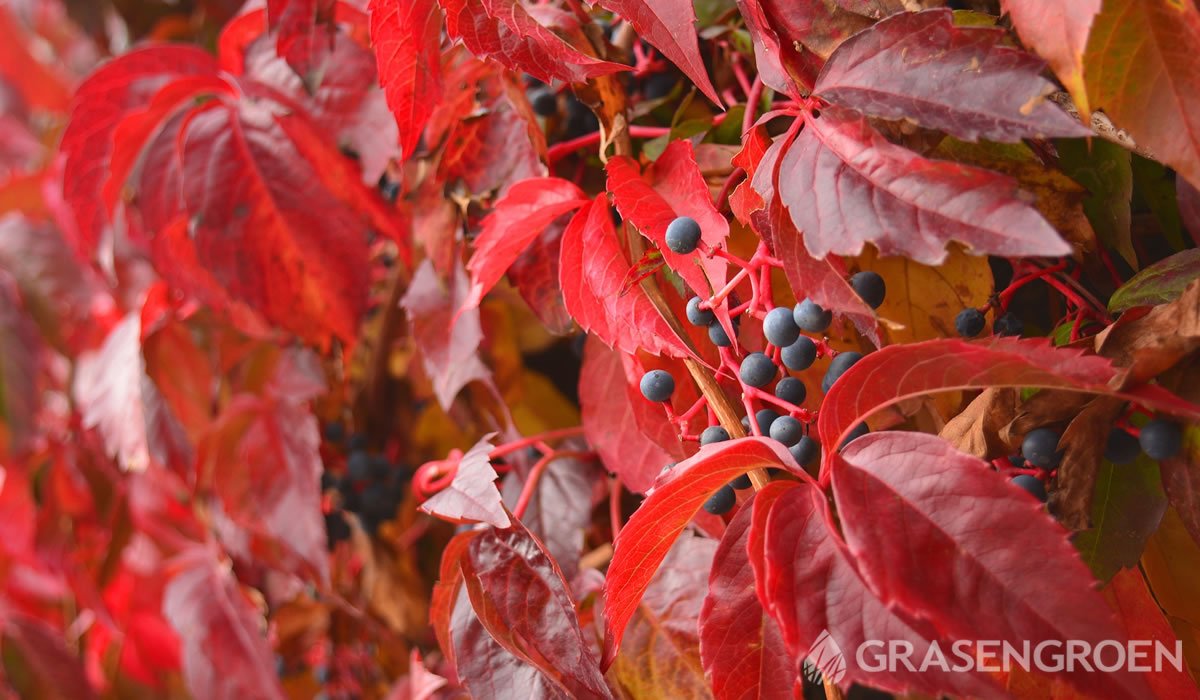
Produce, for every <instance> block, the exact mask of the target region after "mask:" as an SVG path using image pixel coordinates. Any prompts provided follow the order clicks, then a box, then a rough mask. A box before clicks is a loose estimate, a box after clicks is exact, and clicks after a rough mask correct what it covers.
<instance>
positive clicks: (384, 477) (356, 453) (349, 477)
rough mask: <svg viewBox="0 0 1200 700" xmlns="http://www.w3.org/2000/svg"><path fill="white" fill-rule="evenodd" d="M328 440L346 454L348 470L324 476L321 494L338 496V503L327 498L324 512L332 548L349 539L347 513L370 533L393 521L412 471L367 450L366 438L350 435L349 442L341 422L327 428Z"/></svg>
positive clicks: (327, 472) (326, 437)
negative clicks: (354, 516) (333, 493)
mask: <svg viewBox="0 0 1200 700" xmlns="http://www.w3.org/2000/svg"><path fill="white" fill-rule="evenodd" d="M325 439H326V441H327V442H328V443H330V444H331V445H333V446H334V447H336V448H338V449H344V450H345V451H346V463H345V470H344V471H343V472H342V473H341V474H340V475H338V474H334V473H331V472H329V471H326V472H325V473H323V474H322V475H321V490H322V492H330V491H332V492H335V493H336V494H337V495H338V498H337V499H336V501H335V500H334V499H327V503H328V507H327V509H326V513H325V529H326V534H327V535H328V538H329V546H330V548H332V547H333V546H334V545H336V544H337V543H338V542H339V541H341V540H344V539H348V538H349V536H350V525H349V523H348V522H347V521H346V513H347V512H349V513H354V514H355V515H357V516H358V519H359V522H361V523H362V526H363V529H364V530H366V531H367V533H368V534H374V533H375V531H376V530H378V529H379V526H380V525H381V524H383V523H384V522H386V521H388V520H390V519H392V517H393V516H395V514H396V508H397V507H398V506H399V505H400V501H401V500H402V499H403V498H404V493H405V491H406V490H407V488H408V482H409V472H408V469H406V468H404V467H402V466H401V465H396V464H392V463H391V462H390V461H388V459H387V458H386V457H384V456H383V455H381V454H374V453H372V452H370V451H368V450H367V441H366V438H365V437H364V436H362V435H351V436H350V438H349V439H348V440H346V439H345V429H344V428H343V427H342V426H341V424H339V423H331V424H329V425H327V426H326V427H325Z"/></svg>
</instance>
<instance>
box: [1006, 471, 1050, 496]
mask: <svg viewBox="0 0 1200 700" xmlns="http://www.w3.org/2000/svg"><path fill="white" fill-rule="evenodd" d="M1012 482H1013V483H1014V484H1016V485H1017V486H1020V487H1021V488H1023V489H1025V491H1027V492H1028V493H1030V494H1032V495H1033V497H1034V498H1036V499H1038V500H1039V501H1041V502H1042V503H1045V502H1046V485H1045V484H1043V483H1042V480H1041V479H1039V478H1037V477H1036V476H1034V475H1033V474H1017V475H1016V476H1014V477H1013V480H1012Z"/></svg>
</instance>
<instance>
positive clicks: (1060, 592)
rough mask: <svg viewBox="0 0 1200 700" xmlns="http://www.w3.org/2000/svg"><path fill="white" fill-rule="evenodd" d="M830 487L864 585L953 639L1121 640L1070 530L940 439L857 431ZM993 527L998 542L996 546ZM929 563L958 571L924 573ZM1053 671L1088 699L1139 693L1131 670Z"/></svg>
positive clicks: (1140, 685)
mask: <svg viewBox="0 0 1200 700" xmlns="http://www.w3.org/2000/svg"><path fill="white" fill-rule="evenodd" d="M833 494H834V498H835V500H836V501H837V506H838V514H839V516H840V521H841V523H842V529H843V533H844V534H845V537H846V544H847V545H848V547H849V549H850V551H851V552H853V554H854V557H855V562H856V564H857V566H858V569H859V571H860V572H861V573H862V574H863V577H864V578H865V579H866V581H867V582H868V584H869V585H870V587H871V590H872V591H874V592H875V593H876V594H878V595H879V596H880V597H881V599H882V600H883V602H884V603H887V604H889V605H891V606H899V607H901V608H902V609H905V610H908V611H909V612H910V613H912V614H914V615H916V616H917V617H919V618H924V619H929V620H930V622H931V623H932V624H933V625H934V627H936V628H937V629H938V630H941V631H943V632H944V633H945V634H947V635H948V636H950V637H953V638H957V639H1001V640H1007V641H1009V642H1011V643H1012V644H1014V645H1019V644H1021V643H1023V642H1030V643H1033V644H1037V643H1039V642H1042V641H1044V640H1059V641H1065V640H1086V641H1087V642H1088V643H1090V644H1092V645H1095V644H1098V643H1100V642H1101V641H1103V640H1110V639H1117V640H1120V639H1123V638H1124V637H1123V635H1122V632H1121V629H1120V627H1118V626H1117V625H1116V624H1115V622H1114V620H1113V619H1112V618H1110V617H1105V616H1101V615H1097V614H1096V610H1097V608H1103V604H1102V603H1101V602H1100V596H1099V594H1098V593H1096V592H1095V591H1094V590H1093V589H1092V576H1091V573H1090V572H1089V571H1088V569H1087V567H1086V566H1084V565H1083V563H1082V562H1081V561H1080V560H1079V556H1078V554H1077V553H1076V552H1075V550H1074V549H1073V548H1072V547H1071V545H1070V543H1069V542H1068V541H1067V533H1066V532H1065V531H1064V530H1063V529H1062V528H1061V527H1060V526H1059V525H1057V524H1056V523H1055V522H1054V521H1053V520H1052V519H1051V518H1050V517H1049V516H1047V515H1045V514H1043V513H1042V511H1041V508H1040V504H1038V503H1037V501H1035V500H1034V499H1032V498H1030V497H1029V495H1028V494H1026V493H1024V492H1022V491H1021V489H1019V488H1018V487H1017V486H1014V485H1012V484H1011V483H1008V482H1007V481H1006V480H1005V479H1004V478H1003V477H1002V476H1000V475H999V474H997V473H996V472H993V471H991V470H989V469H988V468H987V465H986V464H985V463H984V462H982V461H981V460H979V459H977V458H975V457H970V456H968V455H964V454H962V453H959V452H957V451H955V450H954V449H953V448H952V447H950V446H949V445H948V444H947V443H946V442H944V441H942V440H941V439H939V438H937V437H934V436H931V435H925V434H922V433H898V432H883V433H873V434H871V435H866V436H863V437H860V438H858V439H857V440H855V441H853V442H851V443H850V444H849V445H848V446H847V447H846V448H845V450H844V451H843V454H842V457H841V458H840V459H839V468H838V469H835V470H834V472H833ZM980 503H987V504H988V507H987V508H979V507H978V504H980ZM777 507H778V506H777ZM997 532H1004V533H1005V539H1006V542H1007V546H1005V547H1002V548H997V547H996V546H995V533H997ZM899 533H903V536H900V535H899ZM1014 552H1020V557H1019V558H1014V557H1013V556H1012V554H1013V553H1014ZM934 562H936V563H934ZM931 567H946V568H947V570H950V571H954V572H955V573H954V575H953V576H939V577H932V578H931V577H929V576H928V571H929V570H930V568H931ZM1044 580H1053V581H1054V582H1055V591H1054V592H1053V593H1049V594H1048V593H1047V592H1046V590H1045V589H1044V587H1043V586H1041V585H1040V583H1039V582H1040V581H1044ZM982 610H987V611H991V612H990V613H989V614H985V615H980V611H982ZM1062 677H1063V678H1064V679H1065V680H1067V681H1068V682H1070V683H1072V684H1073V685H1075V686H1076V687H1077V688H1079V689H1080V690H1082V691H1084V692H1088V693H1092V694H1104V695H1107V696H1113V695H1114V694H1118V693H1119V694H1120V695H1121V696H1122V697H1131V698H1136V697H1145V693H1146V678H1145V677H1141V676H1134V675H1131V674H1129V673H1128V672H1116V673H1113V674H1109V675H1107V676H1106V677H1105V678H1103V679H1100V678H1097V677H1096V676H1095V675H1093V674H1090V673H1084V672H1082V671H1079V672H1071V671H1067V672H1066V673H1064V674H1063V676H1062Z"/></svg>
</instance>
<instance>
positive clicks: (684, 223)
mask: <svg viewBox="0 0 1200 700" xmlns="http://www.w3.org/2000/svg"><path fill="white" fill-rule="evenodd" d="M666 238H667V247H668V248H670V249H671V250H673V251H675V252H676V253H679V254H680V255H687V254H688V253H691V252H692V251H694V250H696V246H698V245H699V244H700V224H698V223H696V220H695V219H693V218H692V217H690V216H680V217H678V218H676V219H675V220H674V221H672V222H671V223H670V224H668V225H667V236H666Z"/></svg>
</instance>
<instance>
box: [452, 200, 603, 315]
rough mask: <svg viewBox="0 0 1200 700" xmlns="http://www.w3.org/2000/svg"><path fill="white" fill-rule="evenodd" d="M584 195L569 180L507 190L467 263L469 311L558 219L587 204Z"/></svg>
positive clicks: (487, 222)
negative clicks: (468, 273) (469, 274)
mask: <svg viewBox="0 0 1200 700" xmlns="http://www.w3.org/2000/svg"><path fill="white" fill-rule="evenodd" d="M587 202H588V199H587V197H586V196H585V195H584V194H583V192H582V191H581V190H580V189H579V188H578V187H576V186H575V184H574V183H572V182H570V181H568V180H562V179H559V178H556V177H538V178H531V179H529V180H522V181H521V182H518V183H517V184H515V185H513V186H512V187H510V188H509V190H508V192H507V193H506V194H505V195H504V197H502V198H501V199H500V201H498V202H496V207H495V209H493V210H492V213H491V214H488V215H487V217H486V218H484V220H483V231H482V232H480V234H479V237H478V238H476V239H475V252H474V253H473V254H472V255H471V260H470V261H469V262H468V263H467V271H468V272H470V273H471V290H470V293H469V294H468V295H467V300H466V302H465V303H466V305H467V306H468V307H474V306H478V305H479V302H480V301H482V300H483V295H485V294H487V293H488V291H489V290H490V289H491V288H492V287H493V286H495V284H496V282H498V281H500V278H501V277H503V276H504V271H505V270H507V269H508V268H509V266H511V265H512V264H513V262H515V261H516V260H517V258H518V257H519V256H520V255H521V253H522V252H523V251H524V250H525V248H526V247H527V246H528V245H529V244H530V243H531V242H532V241H533V240H534V239H535V238H537V237H538V236H539V235H541V233H542V231H543V230H544V229H545V228H546V227H547V226H549V225H550V223H551V222H553V221H554V220H555V219H557V218H558V217H560V216H562V215H563V214H566V213H567V212H570V211H573V210H575V209H578V208H579V207H581V206H583V205H584V204H587Z"/></svg>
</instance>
